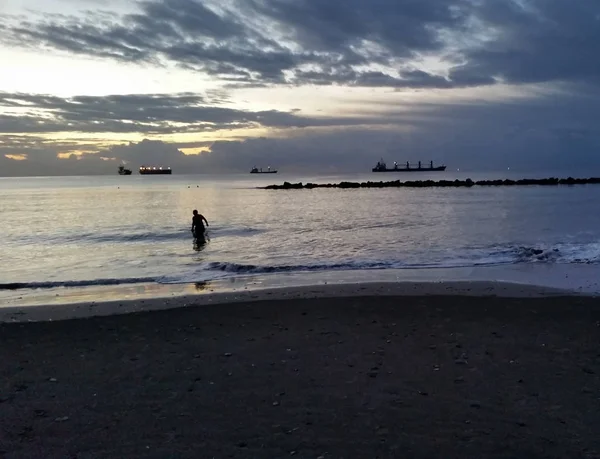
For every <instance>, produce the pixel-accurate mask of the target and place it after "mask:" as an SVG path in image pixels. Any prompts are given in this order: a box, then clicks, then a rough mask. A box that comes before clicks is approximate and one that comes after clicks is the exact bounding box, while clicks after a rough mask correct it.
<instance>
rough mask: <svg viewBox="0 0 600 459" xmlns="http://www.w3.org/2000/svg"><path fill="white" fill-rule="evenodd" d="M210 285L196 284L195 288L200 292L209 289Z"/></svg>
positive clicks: (207, 283) (205, 283)
mask: <svg viewBox="0 0 600 459" xmlns="http://www.w3.org/2000/svg"><path fill="white" fill-rule="evenodd" d="M209 285H210V282H206V281H205V282H196V283H195V284H194V286H195V287H196V290H198V291H199V292H201V291H203V290H206V289H207V288H208V286H209Z"/></svg>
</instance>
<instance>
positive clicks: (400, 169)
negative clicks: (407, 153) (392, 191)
mask: <svg viewBox="0 0 600 459" xmlns="http://www.w3.org/2000/svg"><path fill="white" fill-rule="evenodd" d="M372 170H373V172H442V171H445V170H446V166H443V165H442V166H435V167H434V166H433V161H431V162H430V163H429V165H428V166H424V167H423V166H422V165H421V161H419V162H418V164H417V166H416V167H415V166H414V165H412V166H411V164H410V163H409V162H408V161H406V164H405V165H403V166H402V167H398V163H396V161H394V167H392V168H389V169H388V168H387V166H386V165H385V162H384V161H383V159H382V160H380V161H378V162H377V165H376V166H375V167H374V168H373V169H372Z"/></svg>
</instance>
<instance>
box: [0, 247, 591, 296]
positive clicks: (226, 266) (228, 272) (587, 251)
mask: <svg viewBox="0 0 600 459" xmlns="http://www.w3.org/2000/svg"><path fill="white" fill-rule="evenodd" d="M413 256H414V255H413ZM522 263H548V264H552V263H566V264H582V263H585V264H600V243H588V244H574V243H563V244H557V245H542V244H540V245H537V246H496V247H471V248H464V249H462V250H459V251H456V252H451V253H448V252H446V253H438V258H437V259H435V257H431V261H427V262H423V263H415V262H411V261H406V260H352V261H338V262H317V263H305V264H280V265H270V264H265V265H258V264H243V263H235V262H226V261H214V262H208V263H202V264H200V265H196V268H197V269H194V271H193V272H187V273H181V274H175V275H165V276H158V277H131V278H108V279H93V280H67V281H41V282H9V283H0V291H1V290H18V289H50V288H59V287H91V286H111V285H122V284H140V283H161V284H181V283H193V282H199V281H210V280H217V279H223V278H230V277H234V276H243V275H253V274H277V273H294V272H319V271H353V270H378V269H381V270H383V269H432V268H469V267H483V266H497V265H503V264H522Z"/></svg>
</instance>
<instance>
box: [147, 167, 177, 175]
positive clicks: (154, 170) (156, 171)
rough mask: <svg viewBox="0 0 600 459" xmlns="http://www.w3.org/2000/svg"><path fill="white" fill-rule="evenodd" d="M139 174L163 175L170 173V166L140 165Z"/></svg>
mask: <svg viewBox="0 0 600 459" xmlns="http://www.w3.org/2000/svg"><path fill="white" fill-rule="evenodd" d="M140 174H142V175H164V174H169V175H170V174H171V168H170V167H163V166H141V167H140Z"/></svg>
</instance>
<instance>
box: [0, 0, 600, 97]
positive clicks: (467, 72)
mask: <svg viewBox="0 0 600 459" xmlns="http://www.w3.org/2000/svg"><path fill="white" fill-rule="evenodd" d="M139 5H140V10H139V12H137V13H135V14H126V15H122V16H116V17H111V16H108V17H107V16H106V14H104V13H100V12H97V13H94V12H88V13H87V15H85V16H83V17H81V16H73V17H65V16H46V17H44V18H37V19H36V18H29V19H21V20H16V19H15V20H13V21H11V22H9V25H8V26H7V31H6V32H7V33H4V34H3V36H4V38H3V40H4V41H5V42H8V43H10V44H11V45H12V46H30V47H36V48H37V47H46V48H50V49H56V50H65V51H68V52H71V53H75V54H81V55H87V56H94V57H101V58H110V59H115V60H120V61H127V62H137V63H142V64H146V65H163V64H166V63H175V64H178V65H181V66H184V67H186V68H190V69H194V70H197V71H201V72H204V73H206V74H209V75H211V76H213V77H218V78H221V79H222V80H223V81H225V82H229V83H230V84H235V83H238V84H253V85H260V84H263V85H264V84H346V85H357V86H361V85H365V86H392V87H407V88H415V87H417V88H418V87H423V88H430V87H439V88H451V87H464V86H480V85H490V84H495V83H497V82H499V81H503V82H513V83H522V82H549V81H586V82H588V83H593V84H598V77H599V75H600V61H598V59H597V58H596V50H597V46H598V43H600V27H598V25H599V20H598V17H599V14H600V6H599V5H598V3H597V1H596V0H578V1H577V2H565V1H564V0H490V1H478V0H449V1H447V2H446V1H443V2H442V1H439V0H373V1H365V0H328V1H326V2H324V1H322V0H294V1H290V0H231V1H229V2H217V1H216V0H214V1H213V0H206V1H204V2H199V1H195V0H147V1H143V2H140V3H139ZM424 57H434V58H436V59H437V60H438V61H439V62H440V64H441V67H440V68H439V69H437V70H436V71H433V70H432V69H431V68H427V65H425V64H423V62H422V61H423V58H424Z"/></svg>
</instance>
